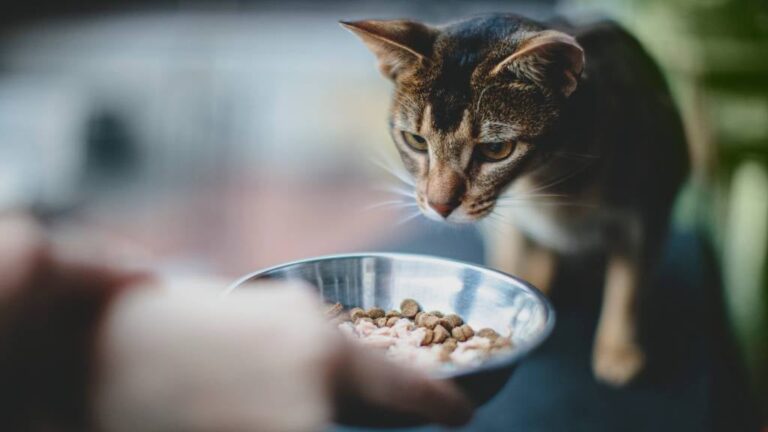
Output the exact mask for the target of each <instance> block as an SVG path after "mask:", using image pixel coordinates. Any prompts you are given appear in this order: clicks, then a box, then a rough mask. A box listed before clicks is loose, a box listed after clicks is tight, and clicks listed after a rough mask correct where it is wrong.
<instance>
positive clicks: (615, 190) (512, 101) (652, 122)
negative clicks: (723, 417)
mask: <svg viewBox="0 0 768 432" xmlns="http://www.w3.org/2000/svg"><path fill="white" fill-rule="evenodd" d="M341 25H342V26H344V27H345V28H347V29H348V30H350V31H352V32H353V33H354V34H356V35H357V36H358V37H360V38H361V39H362V41H363V42H364V43H365V45H367V47H368V48H369V49H370V50H371V51H373V53H374V54H375V55H376V57H377V58H378V62H379V69H380V71H381V73H382V74H383V75H384V76H385V77H386V78H388V79H389V80H391V81H392V82H393V83H394V93H393V97H392V103H391V109H390V116H389V125H390V131H391V135H392V139H393V141H394V143H395V145H396V147H397V150H398V152H399V155H400V157H401V159H402V161H403V164H404V166H405V168H406V170H407V171H408V172H409V173H410V175H411V176H412V177H413V178H414V179H415V185H416V190H415V193H414V195H415V199H416V201H417V204H418V206H419V208H420V210H421V212H422V213H423V214H424V215H426V216H427V217H429V218H432V219H436V220H441V221H448V222H453V223H471V222H475V221H479V220H481V219H483V218H485V217H488V216H489V215H492V214H499V215H501V217H504V218H505V219H509V220H510V221H511V222H512V223H511V224H506V225H503V224H502V229H503V230H504V232H503V233H502V234H499V233H498V232H492V233H490V235H486V239H485V240H486V241H485V243H486V245H487V248H488V253H487V255H488V260H489V262H490V265H491V266H492V267H495V268H497V269H499V270H501V271H505V272H508V273H511V274H515V275H519V276H521V277H523V278H525V279H527V280H529V281H530V282H531V283H532V284H533V285H534V286H536V287H537V288H539V289H540V290H541V291H543V292H544V293H545V294H546V293H548V291H549V288H550V286H551V283H552V279H553V277H554V275H555V272H556V271H557V267H558V263H559V262H563V260H568V259H569V258H571V257H574V256H577V255H578V254H583V253H589V252H590V251H600V252H601V253H604V254H605V256H606V257H607V258H606V269H605V276H604V287H603V290H604V291H603V300H602V309H601V313H600V318H599V322H598V326H597V330H596V333H595V338H594V343H593V350H592V368H593V372H594V374H595V376H596V378H597V379H599V380H600V381H602V382H605V383H607V384H610V385H616V386H618V385H623V384H626V383H628V382H630V381H632V380H633V379H635V378H636V377H637V376H638V374H639V373H640V372H641V371H642V370H643V368H644V367H645V364H646V356H645V352H644V350H643V348H642V346H641V345H640V343H639V342H638V329H637V300H638V293H639V292H640V291H641V290H642V289H643V287H644V286H647V284H648V281H647V275H649V274H650V273H651V270H652V268H653V266H654V264H655V258H656V257H657V255H658V254H659V252H660V247H661V242H662V240H663V238H664V236H665V235H666V231H667V225H668V223H669V217H670V213H671V208H672V205H673V202H674V199H675V196H676V194H677V192H678V189H679V188H680V187H681V185H682V183H683V182H684V181H685V179H686V177H687V173H688V156H687V146H686V138H685V134H684V131H683V128H682V124H681V120H680V117H679V114H678V112H677V110H676V108H675V105H674V103H673V101H672V97H671V95H670V92H669V90H668V88H667V86H666V83H665V81H664V79H663V77H662V74H661V72H660V71H659V69H658V67H657V66H656V64H655V63H654V62H653V60H652V59H651V58H650V57H649V56H648V54H646V52H645V51H644V50H643V48H642V47H641V46H640V44H639V43H638V42H637V41H636V40H635V39H634V38H633V37H632V36H631V35H630V34H629V33H627V32H626V31H625V30H623V29H622V28H621V27H620V26H619V25H617V24H615V23H612V22H609V21H605V22H599V23H593V24H590V25H584V26H575V25H571V24H569V23H567V22H553V23H548V24H544V23H539V22H535V21H532V20H530V19H527V18H524V17H521V16H518V15H513V14H494V15H487V16H479V17H473V18H469V19H465V20H462V21H457V22H454V23H450V24H446V25H441V26H432V25H428V24H424V23H420V22H416V21H411V20H363V21H354V22H345V21H342V22H341Z"/></svg>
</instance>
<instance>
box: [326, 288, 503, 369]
mask: <svg viewBox="0 0 768 432" xmlns="http://www.w3.org/2000/svg"><path fill="white" fill-rule="evenodd" d="M400 308H401V310H400V311H398V310H395V309H392V310H389V311H385V310H384V309H382V308H379V307H371V308H368V309H367V310H366V309H362V308H359V307H356V308H352V309H349V310H345V309H344V308H343V306H342V305H341V304H340V303H336V304H333V305H330V304H328V305H327V308H326V311H325V314H326V316H327V317H328V318H329V320H330V321H331V322H334V323H336V324H337V325H339V326H340V327H341V328H342V329H343V330H344V332H345V333H348V334H349V335H351V336H357V337H359V338H361V339H366V338H370V340H369V341H366V344H367V345H368V346H371V347H382V348H387V354H388V355H392V356H393V358H398V357H400V358H403V359H404V360H405V359H407V358H409V356H412V355H414V354H415V353H414V352H412V351H411V350H419V356H421V355H422V354H423V355H424V356H425V360H427V361H428V362H430V363H431V364H433V365H434V364H437V363H438V362H442V363H450V364H455V365H468V364H476V362H478V361H482V360H483V359H485V358H488V357H489V356H492V355H494V354H495V353H497V352H500V351H502V350H505V349H509V348H510V347H511V346H512V342H511V339H510V337H502V336H500V335H499V333H498V332H496V331H495V330H493V329H491V328H483V329H481V330H478V331H477V332H475V331H474V329H473V328H472V327H471V326H469V325H468V324H466V323H464V320H463V319H462V318H461V316H459V315H457V314H443V312H441V311H439V310H435V311H431V312H425V311H422V310H421V306H420V305H419V304H418V303H417V302H416V301H415V300H413V299H405V300H403V301H402V303H401V304H400ZM349 321H352V323H349ZM345 322H346V323H347V324H344V323H345ZM367 323H371V324H373V325H371V324H367ZM388 327H389V328H388ZM418 331H421V332H423V333H421V334H420V333H414V332H418ZM419 335H421V340H418V338H419ZM414 336H415V337H416V338H417V340H415V341H414V340H413V337H414ZM474 336H480V337H484V338H487V339H488V340H489V341H490V343H487V342H486V341H477V340H476V341H474V342H473V341H470V339H472V338H473V337H474ZM467 341H469V342H468V343H466V344H465V343H464V342H467ZM475 342H478V343H475ZM435 344H439V348H433V347H432V345H435ZM414 345H418V346H414ZM419 346H420V347H421V348H419ZM393 347H394V348H395V349H393ZM457 348H458V349H459V350H460V355H453V353H454V351H456V349H457Z"/></svg>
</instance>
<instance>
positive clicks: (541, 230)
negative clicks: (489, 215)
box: [499, 204, 603, 253]
mask: <svg viewBox="0 0 768 432" xmlns="http://www.w3.org/2000/svg"><path fill="white" fill-rule="evenodd" d="M554 207H556V206H553V205H549V204H538V205H537V204H530V205H521V206H515V207H509V208H506V209H499V211H500V212H501V213H502V214H503V215H504V219H506V220H507V221H509V222H510V223H512V225H514V226H515V227H516V228H517V229H518V230H520V231H521V232H523V233H524V234H525V235H526V236H527V237H529V238H530V239H531V240H533V241H535V242H536V243H539V244H541V245H542V246H545V247H548V248H550V249H553V250H556V251H558V252H561V253H578V252H583V251H587V250H593V249H596V248H599V247H601V245H602V244H603V234H602V233H603V230H602V229H601V224H600V214H599V212H596V211H568V210H567V209H557V208H554Z"/></svg>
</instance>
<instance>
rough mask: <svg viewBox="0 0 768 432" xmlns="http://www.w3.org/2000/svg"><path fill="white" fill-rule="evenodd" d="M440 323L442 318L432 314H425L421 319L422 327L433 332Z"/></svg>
mask: <svg viewBox="0 0 768 432" xmlns="http://www.w3.org/2000/svg"><path fill="white" fill-rule="evenodd" d="M438 321H440V318H438V317H436V316H434V315H432V314H424V316H423V317H422V318H421V326H422V327H426V328H428V329H430V330H432V329H434V328H435V326H436V325H437V322H438Z"/></svg>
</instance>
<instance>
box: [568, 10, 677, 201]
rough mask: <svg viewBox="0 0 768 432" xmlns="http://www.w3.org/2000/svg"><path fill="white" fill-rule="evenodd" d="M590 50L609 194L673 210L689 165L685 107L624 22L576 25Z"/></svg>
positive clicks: (589, 80)
mask: <svg viewBox="0 0 768 432" xmlns="http://www.w3.org/2000/svg"><path fill="white" fill-rule="evenodd" d="M568 30H569V32H570V33H571V34H573V35H574V36H575V37H576V39H577V41H578V42H579V44H581V45H582V47H583V48H584V52H585V57H586V68H585V76H584V81H585V83H584V84H585V88H586V93H587V96H588V97H587V98H586V99H588V100H587V101H586V103H587V104H589V105H590V106H589V108H590V111H591V112H592V113H593V114H594V116H593V117H592V119H591V122H592V126H593V128H594V130H595V131H596V133H597V136H598V139H599V140H600V141H601V146H602V149H601V151H602V152H603V155H604V156H605V157H606V160H607V162H608V166H607V167H606V173H605V176H606V177H607V178H606V179H604V180H605V181H604V184H605V185H606V187H607V188H608V190H607V191H606V193H607V194H608V195H609V196H610V198H612V199H613V200H615V201H617V202H621V201H622V200H629V199H632V200H634V201H639V202H636V203H635V204H640V205H641V207H643V208H645V209H646V210H648V211H652V212H653V211H657V212H661V213H666V210H667V208H668V207H670V206H671V203H672V201H673V199H674V196H675V195H676V193H677V191H678V189H679V187H680V185H681V184H682V182H683V180H684V179H685V178H686V176H687V172H688V152H687V144H686V139H685V133H684V130H683V125H682V121H681V118H680V115H679V112H678V110H677V108H676V106H675V103H674V101H673V98H672V95H671V93H670V90H669V87H668V86H667V83H666V80H665V78H664V75H663V73H662V71H661V69H660V68H659V66H658V64H657V63H656V62H655V61H654V59H653V58H652V57H651V56H650V55H649V54H648V52H647V51H646V50H645V49H644V48H643V46H642V45H641V44H640V42H639V41H638V40H637V39H636V38H635V37H634V36H632V35H631V34H630V33H629V32H628V31H627V30H625V29H624V28H623V27H622V26H620V25H619V24H617V23H615V22H612V21H607V20H602V21H597V22H593V23H589V24H585V25H581V26H572V27H571V28H570V29H568Z"/></svg>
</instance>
